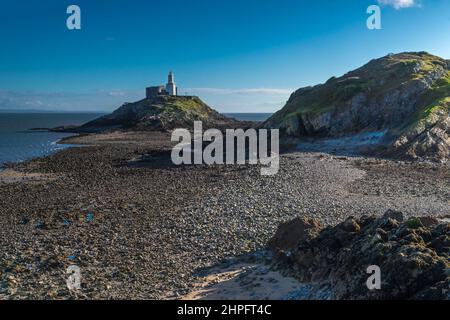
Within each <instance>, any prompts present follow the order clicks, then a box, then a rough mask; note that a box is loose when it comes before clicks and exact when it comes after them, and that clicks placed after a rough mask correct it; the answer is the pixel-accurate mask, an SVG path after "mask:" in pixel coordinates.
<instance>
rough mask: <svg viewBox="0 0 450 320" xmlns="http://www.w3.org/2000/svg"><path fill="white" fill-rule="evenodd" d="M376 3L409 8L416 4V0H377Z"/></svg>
mask: <svg viewBox="0 0 450 320" xmlns="http://www.w3.org/2000/svg"><path fill="white" fill-rule="evenodd" d="M378 3H380V4H382V5H387V6H393V7H394V8H395V9H397V10H399V9H403V8H411V7H414V6H416V5H417V0H378Z"/></svg>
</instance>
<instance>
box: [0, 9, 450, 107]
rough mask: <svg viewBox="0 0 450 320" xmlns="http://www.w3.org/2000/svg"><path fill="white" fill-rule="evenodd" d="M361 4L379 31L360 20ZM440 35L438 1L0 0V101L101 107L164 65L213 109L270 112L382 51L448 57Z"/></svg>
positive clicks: (158, 80) (134, 91)
mask: <svg viewBox="0 0 450 320" xmlns="http://www.w3.org/2000/svg"><path fill="white" fill-rule="evenodd" d="M70 4H76V5H78V6H80V8H81V26H82V29H81V30H72V31H71V30H68V29H67V27H66V19H67V17H68V15H67V14H66V9H67V7H68V6H69V5H70ZM371 4H380V6H381V8H382V30H368V29H367V27H366V20H367V18H368V16H369V15H368V14H367V13H366V10H367V7H368V6H369V5H371ZM449 38H450V1H449V0H420V1H419V0H335V1H330V0H315V1H312V0H308V1H306V0H305V1H302V0H267V1H266V0H208V1H205V0H172V1H154V0H146V1H144V0H141V1H138V0H135V1H130V0H129V1H124V0H122V1H118V0H70V1H65V0H45V1H41V0H26V1H25V0H2V1H1V6H0V41H1V47H0V109H16V108H19V109H45V110H71V111H86V110H91V111H97V110H103V111H107V110H113V109H114V108H115V107H117V106H119V105H121V104H122V103H123V102H125V101H134V100H138V99H140V98H143V97H144V92H145V87H146V86H149V85H157V84H163V83H165V82H166V77H167V73H168V71H170V70H173V71H174V73H175V80H176V82H177V84H178V85H179V86H180V87H181V89H180V92H181V93H182V94H184V93H185V92H187V93H188V94H197V95H199V96H200V97H202V98H203V99H204V100H205V101H206V102H208V103H209V104H210V105H212V106H213V107H215V108H216V109H218V110H219V111H221V112H273V111H276V110H278V109H280V108H281V107H282V106H283V104H284V103H285V101H286V100H287V99H288V97H289V95H290V93H291V92H292V91H293V90H295V89H297V88H300V87H303V86H307V85H314V84H318V83H321V82H324V81H326V80H327V79H328V78H330V77H331V76H333V75H342V74H344V73H345V72H347V71H350V70H352V69H354V68H356V67H359V66H361V65H363V64H365V63H366V62H368V61H369V60H370V59H373V58H377V57H380V56H384V55H386V54H388V53H391V52H402V51H429V52H431V53H433V54H436V55H439V56H442V57H444V58H446V59H450V39H449Z"/></svg>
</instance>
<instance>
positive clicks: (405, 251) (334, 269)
mask: <svg viewBox="0 0 450 320" xmlns="http://www.w3.org/2000/svg"><path fill="white" fill-rule="evenodd" d="M286 226H287V225H286V224H285V225H282V226H280V228H279V230H278V232H277V234H276V235H275V237H274V238H273V239H272V240H271V241H270V243H269V247H270V248H271V249H272V250H274V251H275V252H276V253H277V257H278V263H279V265H280V266H281V267H283V268H285V269H287V270H289V271H290V273H291V275H293V276H295V277H296V278H298V279H299V280H301V281H304V282H308V283H314V284H317V285H316V286H317V288H322V289H323V288H324V287H326V288H329V289H330V291H331V292H332V298H333V299H447V300H448V299H450V223H448V222H445V221H439V220H437V219H436V218H432V217H420V218H410V219H405V220H404V218H403V215H402V214H401V213H399V212H394V211H388V212H387V213H386V214H385V215H384V216H383V217H381V218H375V217H362V218H359V219H357V218H349V219H347V220H346V221H344V222H343V223H341V224H339V225H337V226H335V227H328V228H322V227H321V225H320V223H318V222H313V221H311V220H302V219H300V218H298V219H296V220H295V222H294V223H290V226H291V227H289V228H287V227H286ZM292 226H295V227H292ZM305 231H306V232H305ZM295 237H296V238H297V239H298V240H297V242H296V244H295V245H292V243H293V240H292V239H294V238H295ZM283 240H287V241H283ZM373 265H376V266H379V267H380V270H381V289H380V290H369V289H368V287H367V285H366V282H367V279H368V278H369V276H370V274H367V268H368V267H369V266H373Z"/></svg>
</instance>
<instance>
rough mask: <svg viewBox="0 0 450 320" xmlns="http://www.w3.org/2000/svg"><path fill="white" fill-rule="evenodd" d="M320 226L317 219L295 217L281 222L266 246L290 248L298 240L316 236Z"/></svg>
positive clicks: (294, 245) (279, 248)
mask: <svg viewBox="0 0 450 320" xmlns="http://www.w3.org/2000/svg"><path fill="white" fill-rule="evenodd" d="M322 228H323V226H322V224H321V223H320V222H319V221H316V220H313V219H303V218H296V219H294V220H292V221H289V222H286V223H283V224H281V225H280V226H279V227H278V230H277V232H276V233H275V236H274V237H273V238H272V239H271V240H270V241H269V243H268V246H269V248H271V249H274V250H284V251H286V250H292V249H294V248H295V247H296V245H297V244H298V243H299V242H300V241H305V240H308V239H311V238H312V237H314V236H316V235H317V234H318V233H319V231H320V230H321V229H322Z"/></svg>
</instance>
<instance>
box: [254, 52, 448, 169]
mask: <svg viewBox="0 0 450 320" xmlns="http://www.w3.org/2000/svg"><path fill="white" fill-rule="evenodd" d="M449 70H450V66H449V62H448V60H444V59H442V58H439V57H437V56H433V55H431V54H428V53H426V52H410V53H400V54H389V55H387V56H385V57H383V58H380V59H375V60H372V61H370V62H369V63H367V64H366V65H364V66H363V67H361V68H359V69H356V70H354V71H351V72H349V73H347V74H345V75H344V76H342V77H338V78H336V77H333V78H331V79H329V80H328V81H327V82H326V83H324V84H321V85H317V86H313V87H306V88H302V89H299V90H297V91H296V92H294V93H293V94H292V95H291V97H290V98H289V100H288V102H287V103H286V105H285V106H284V108H283V109H281V110H280V111H278V112H277V113H276V114H274V115H273V116H272V117H271V118H270V119H269V120H267V121H266V122H265V123H264V125H263V126H264V127H266V128H279V129H281V130H282V132H283V133H284V137H285V141H290V143H298V139H292V138H300V140H302V139H303V140H308V139H315V141H314V140H313V143H314V142H317V140H319V141H320V140H321V139H322V140H325V141H322V142H324V143H325V144H327V145H328V146H329V147H330V148H329V149H331V150H333V149H339V148H340V147H343V145H346V146H347V147H349V145H353V146H355V149H357V150H356V151H357V153H365V154H370V155H379V156H380V155H381V156H388V157H393V158H397V159H408V160H411V159H421V160H433V161H439V162H445V161H447V160H448V159H449V157H450V115H449V112H450V72H449ZM342 138H343V139H346V140H343V142H342V143H340V141H339V139H342ZM349 138H351V139H349ZM327 139H328V143H327Z"/></svg>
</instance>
